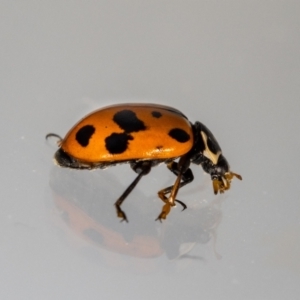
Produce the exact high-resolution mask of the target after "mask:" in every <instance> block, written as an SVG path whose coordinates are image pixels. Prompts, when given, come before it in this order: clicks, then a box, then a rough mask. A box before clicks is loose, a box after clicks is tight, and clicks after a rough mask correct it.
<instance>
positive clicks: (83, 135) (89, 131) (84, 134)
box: [76, 125, 95, 147]
mask: <svg viewBox="0 0 300 300" xmlns="http://www.w3.org/2000/svg"><path fill="white" fill-rule="evenodd" d="M94 132H95V127H94V126H92V125H85V126H83V127H81V128H80V129H79V130H78V131H77V133H76V141H77V142H78V143H79V144H80V145H81V146H82V147H86V146H87V145H88V144H89V141H90V138H91V137H92V135H93V134H94Z"/></svg>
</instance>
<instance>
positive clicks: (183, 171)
mask: <svg viewBox="0 0 300 300" xmlns="http://www.w3.org/2000/svg"><path fill="white" fill-rule="evenodd" d="M184 159H185V158H184V157H183V158H182V160H181V159H180V161H179V162H178V163H176V162H174V161H172V162H171V163H169V164H168V165H167V167H168V169H169V170H170V171H171V172H173V173H174V174H175V175H177V179H176V181H175V184H174V185H172V186H169V187H167V188H164V189H162V190H161V191H159V192H158V196H159V198H160V199H161V200H162V201H163V202H164V203H165V205H164V206H163V208H162V212H161V214H160V215H159V216H158V218H157V219H156V220H160V221H161V219H166V217H167V215H168V214H169V212H170V210H171V207H172V206H174V205H175V202H178V203H179V204H181V205H182V207H183V210H185V209H186V207H187V206H186V205H185V204H184V203H183V202H182V201H180V200H177V199H175V198H176V195H177V193H178V190H179V189H180V188H182V187H183V186H185V185H186V184H188V183H190V182H192V181H193V179H194V175H193V172H192V170H191V169H190V168H189V161H188V160H184ZM168 193H170V196H169V198H167V197H166V194H168Z"/></svg>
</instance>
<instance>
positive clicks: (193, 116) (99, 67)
mask: <svg viewBox="0 0 300 300" xmlns="http://www.w3.org/2000/svg"><path fill="white" fill-rule="evenodd" d="M299 9H300V4H298V3H297V2H282V1H268V2H264V3H262V2H260V1H251V2H249V3H243V2H240V1H229V2H226V3H225V2H224V3H223V2H222V3H221V2H218V3H211V2H210V1H199V2H197V3H196V2H190V3H186V2H179V1H172V2H171V1H170V2H164V3H161V2H159V1H157V2H156V1H154V2H151V3H142V2H134V1H129V2H126V3H125V2H123V1H114V2H113V3H111V2H102V1H100V2H99V1H98V2H93V1H92V2H88V3H84V4H83V3H81V2H79V1H75V2H74V1H73V2H63V3H59V4H58V3H52V2H49V3H45V4H41V3H37V2H34V1H27V2H26V3H25V2H24V3H23V2H12V1H2V2H1V4H0V16H1V17H0V24H1V26H0V38H1V39H0V40H1V47H0V65H1V68H0V82H1V88H0V99H1V104H2V106H1V112H0V114H1V117H0V122H1V124H2V137H3V138H2V145H1V150H0V151H1V154H2V155H1V157H2V168H1V180H2V184H1V186H2V188H1V202H0V203H1V210H0V211H1V218H0V222H1V224H0V225H1V226H0V236H1V244H0V245H1V247H0V258H1V260H0V270H1V271H0V274H1V275H0V276H1V277H0V280H1V283H2V285H1V286H2V287H1V290H0V296H1V299H2V298H3V299H84V298H86V299H99V298H103V299H180V298H186V297H189V298H191V299H200V298H201V299H202V298H203V299H230V300H234V299H239V300H240V299H272V300H274V299H280V300H281V299H298V295H299V293H300V288H299V279H300V263H299V262H300V223H299V219H300V201H299V188H298V170H299V167H300V160H299V159H298V155H299V150H300V144H299V138H298V131H299V125H300V124H299V116H298V115H299V111H300V110H299V109H300V102H299V94H300V90H299V86H300V85H299V71H300V68H299V67H300V61H299V53H300V41H299V37H298V36H299V32H298V28H299V25H300V24H299V23H300V21H299ZM135 101H136V102H150V103H161V104H163V105H169V106H172V107H175V108H177V109H179V110H180V111H182V112H183V113H184V114H185V115H186V116H188V118H189V119H190V120H191V121H192V122H195V121H197V120H198V121H200V122H202V123H203V124H205V125H206V126H207V127H208V128H209V129H210V130H211V131H212V132H213V134H214V135H215V137H216V138H217V140H218V142H219V144H220V146H221V147H222V150H223V153H224V156H225V157H226V158H227V160H228V161H229V163H230V165H231V169H232V170H234V172H237V173H238V174H241V175H242V176H243V181H239V180H233V182H232V187H231V189H230V190H229V191H226V193H225V194H224V195H218V196H215V195H214V194H213V187H212V183H211V180H210V178H209V176H208V175H205V174H203V171H202V170H201V168H199V167H197V166H192V170H193V173H194V176H195V179H194V181H193V182H192V183H191V184H189V185H187V186H186V187H184V188H183V189H182V190H181V191H180V192H179V194H178V199H180V200H181V201H183V202H184V203H186V205H187V206H188V208H187V210H185V211H184V212H181V207H180V206H179V205H178V206H177V207H176V208H175V209H172V211H171V213H170V215H169V216H168V219H167V220H166V221H165V222H163V223H160V222H155V219H156V218H157V215H158V214H159V212H160V211H161V207H162V202H161V200H159V198H158V197H157V191H159V190H160V189H162V188H164V187H166V186H169V185H171V184H172V183H173V182H174V180H175V176H174V175H173V174H172V173H171V172H169V171H168V170H167V168H166V167H165V166H164V165H161V166H158V167H155V168H153V170H151V172H150V174H149V175H147V176H146V177H145V178H143V179H142V180H141V182H140V183H139V184H138V186H137V188H136V189H135V190H134V191H133V192H132V194H130V196H129V197H128V199H126V201H125V202H124V205H123V206H122V208H123V209H124V211H125V212H126V214H127V217H128V219H129V223H128V224H126V223H124V222H122V223H120V222H119V220H118V219H117V218H116V216H115V208H114V206H113V203H114V202H115V200H116V199H117V198H118V197H119V196H120V195H121V193H122V192H123V191H124V190H125V189H126V187H127V186H128V185H129V184H130V183H131V182H132V180H133V179H134V178H135V176H136V175H135V173H134V172H133V171H132V170H131V169H130V167H129V166H128V165H121V166H118V167H113V168H110V169H107V170H95V171H85V170H81V171H76V170H67V169H62V168H59V167H57V166H55V165H54V164H53V155H54V153H55V151H56V150H57V146H56V144H55V139H50V140H49V141H48V142H46V141H45V135H46V134H47V133H49V132H55V133H57V134H59V135H61V136H64V135H65V134H66V132H67V131H68V130H69V129H70V128H71V126H73V125H74V124H75V122H77V121H78V120H79V119H80V118H81V117H83V116H84V115H86V114H87V113H89V112H91V111H93V110H94V109H97V108H100V107H103V106H105V105H110V104H114V103H126V102H135Z"/></svg>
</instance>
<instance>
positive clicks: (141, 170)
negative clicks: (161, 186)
mask: <svg viewBox="0 0 300 300" xmlns="http://www.w3.org/2000/svg"><path fill="white" fill-rule="evenodd" d="M131 167H132V169H133V170H134V171H135V172H136V173H138V176H137V177H136V178H135V179H134V181H133V182H132V183H131V184H130V185H129V187H128V188H127V189H126V190H125V191H124V193H123V194H122V195H121V196H120V197H119V199H118V200H117V201H116V202H115V207H116V210H117V216H118V217H119V218H121V219H122V220H121V222H122V221H126V222H128V220H127V217H126V214H125V213H124V212H123V210H122V209H121V205H122V203H123V202H124V200H125V199H126V197H127V196H128V195H129V194H130V193H131V191H132V190H133V189H134V188H135V186H136V185H137V184H138V182H139V181H140V179H141V178H142V177H143V176H144V175H147V174H148V173H149V172H150V170H151V163H149V162H147V161H141V162H137V163H132V164H131Z"/></svg>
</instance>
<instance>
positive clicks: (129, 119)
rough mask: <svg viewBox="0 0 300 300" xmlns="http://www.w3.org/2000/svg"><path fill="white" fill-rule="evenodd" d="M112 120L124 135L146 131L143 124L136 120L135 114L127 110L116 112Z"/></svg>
mask: <svg viewBox="0 0 300 300" xmlns="http://www.w3.org/2000/svg"><path fill="white" fill-rule="evenodd" d="M113 120H114V122H115V123H117V124H118V125H119V126H120V128H122V129H123V130H124V131H125V132H126V133H131V132H138V131H141V130H145V129H146V126H145V124H144V122H143V121H141V120H140V119H138V117H137V116H136V114H135V112H133V111H132V110H129V109H124V110H121V111H119V112H117V113H116V114H115V115H114V117H113Z"/></svg>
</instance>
